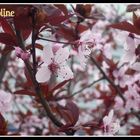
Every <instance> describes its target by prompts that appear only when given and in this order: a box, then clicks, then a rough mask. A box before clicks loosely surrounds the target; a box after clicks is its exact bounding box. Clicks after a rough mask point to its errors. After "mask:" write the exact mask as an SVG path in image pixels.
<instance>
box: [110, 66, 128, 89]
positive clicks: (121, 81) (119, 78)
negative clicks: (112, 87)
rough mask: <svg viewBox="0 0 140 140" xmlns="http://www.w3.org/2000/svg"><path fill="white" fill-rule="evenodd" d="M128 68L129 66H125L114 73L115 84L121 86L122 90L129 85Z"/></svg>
mask: <svg viewBox="0 0 140 140" xmlns="http://www.w3.org/2000/svg"><path fill="white" fill-rule="evenodd" d="M127 68H128V67H127V66H123V67H121V68H120V69H119V70H114V71H113V76H114V77H115V81H114V82H115V84H116V85H119V86H120V87H122V88H124V87H125V86H126V85H127V84H128V83H129V75H126V74H125V72H126V70H127ZM127 81H128V82H127Z"/></svg>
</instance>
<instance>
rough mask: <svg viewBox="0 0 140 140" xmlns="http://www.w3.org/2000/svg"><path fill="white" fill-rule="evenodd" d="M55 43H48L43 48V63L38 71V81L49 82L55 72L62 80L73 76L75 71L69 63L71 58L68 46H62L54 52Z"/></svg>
mask: <svg viewBox="0 0 140 140" xmlns="http://www.w3.org/2000/svg"><path fill="white" fill-rule="evenodd" d="M53 46H54V43H50V44H48V46H46V47H44V49H43V56H42V59H43V62H44V63H43V64H42V65H41V67H40V68H39V69H38V72H37V73H36V79H37V81H38V82H40V83H43V82H47V81H48V80H49V79H50V77H51V75H52V74H54V75H56V76H58V77H59V78H60V79H62V80H68V79H72V78H73V72H72V71H71V69H70V68H69V66H68V65H67V63H66V62H67V60H68V58H69V54H70V52H69V50H68V49H67V48H62V47H60V48H59V49H58V50H57V51H56V53H54V52H53V49H52V48H53Z"/></svg>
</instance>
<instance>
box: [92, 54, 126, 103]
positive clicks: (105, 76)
mask: <svg viewBox="0 0 140 140" xmlns="http://www.w3.org/2000/svg"><path fill="white" fill-rule="evenodd" d="M90 58H91V61H92V62H93V63H94V64H95V65H96V67H97V68H98V69H99V70H100V72H101V73H102V74H103V77H104V78H105V79H106V80H107V81H108V82H109V83H110V84H111V85H112V86H113V87H114V89H115V90H116V92H117V93H118V95H119V96H120V97H121V98H122V100H123V101H124V102H125V98H124V97H123V95H122V93H121V91H120V89H119V88H118V87H117V86H116V85H115V84H114V82H113V81H112V80H111V79H110V78H109V77H108V76H107V75H106V74H105V72H104V71H103V70H102V68H101V67H100V65H99V64H98V62H97V61H96V60H95V59H94V57H90Z"/></svg>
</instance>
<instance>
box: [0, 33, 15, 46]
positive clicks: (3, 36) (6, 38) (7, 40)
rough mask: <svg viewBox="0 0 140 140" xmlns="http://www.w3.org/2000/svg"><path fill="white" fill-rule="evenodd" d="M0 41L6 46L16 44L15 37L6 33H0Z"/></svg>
mask: <svg viewBox="0 0 140 140" xmlns="http://www.w3.org/2000/svg"><path fill="white" fill-rule="evenodd" d="M0 42H1V43H3V44H6V45H7V46H17V42H16V39H15V38H14V37H13V36H12V35H11V34H8V33H0Z"/></svg>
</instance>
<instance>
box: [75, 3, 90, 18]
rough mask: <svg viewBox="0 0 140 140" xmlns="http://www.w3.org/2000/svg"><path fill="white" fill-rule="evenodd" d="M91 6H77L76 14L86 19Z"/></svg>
mask: <svg viewBox="0 0 140 140" xmlns="http://www.w3.org/2000/svg"><path fill="white" fill-rule="evenodd" d="M91 8H92V5H91V4H85V5H83V4H77V5H76V12H77V13H79V14H80V15H82V16H83V17H88V16H89V15H90V12H91Z"/></svg>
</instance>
